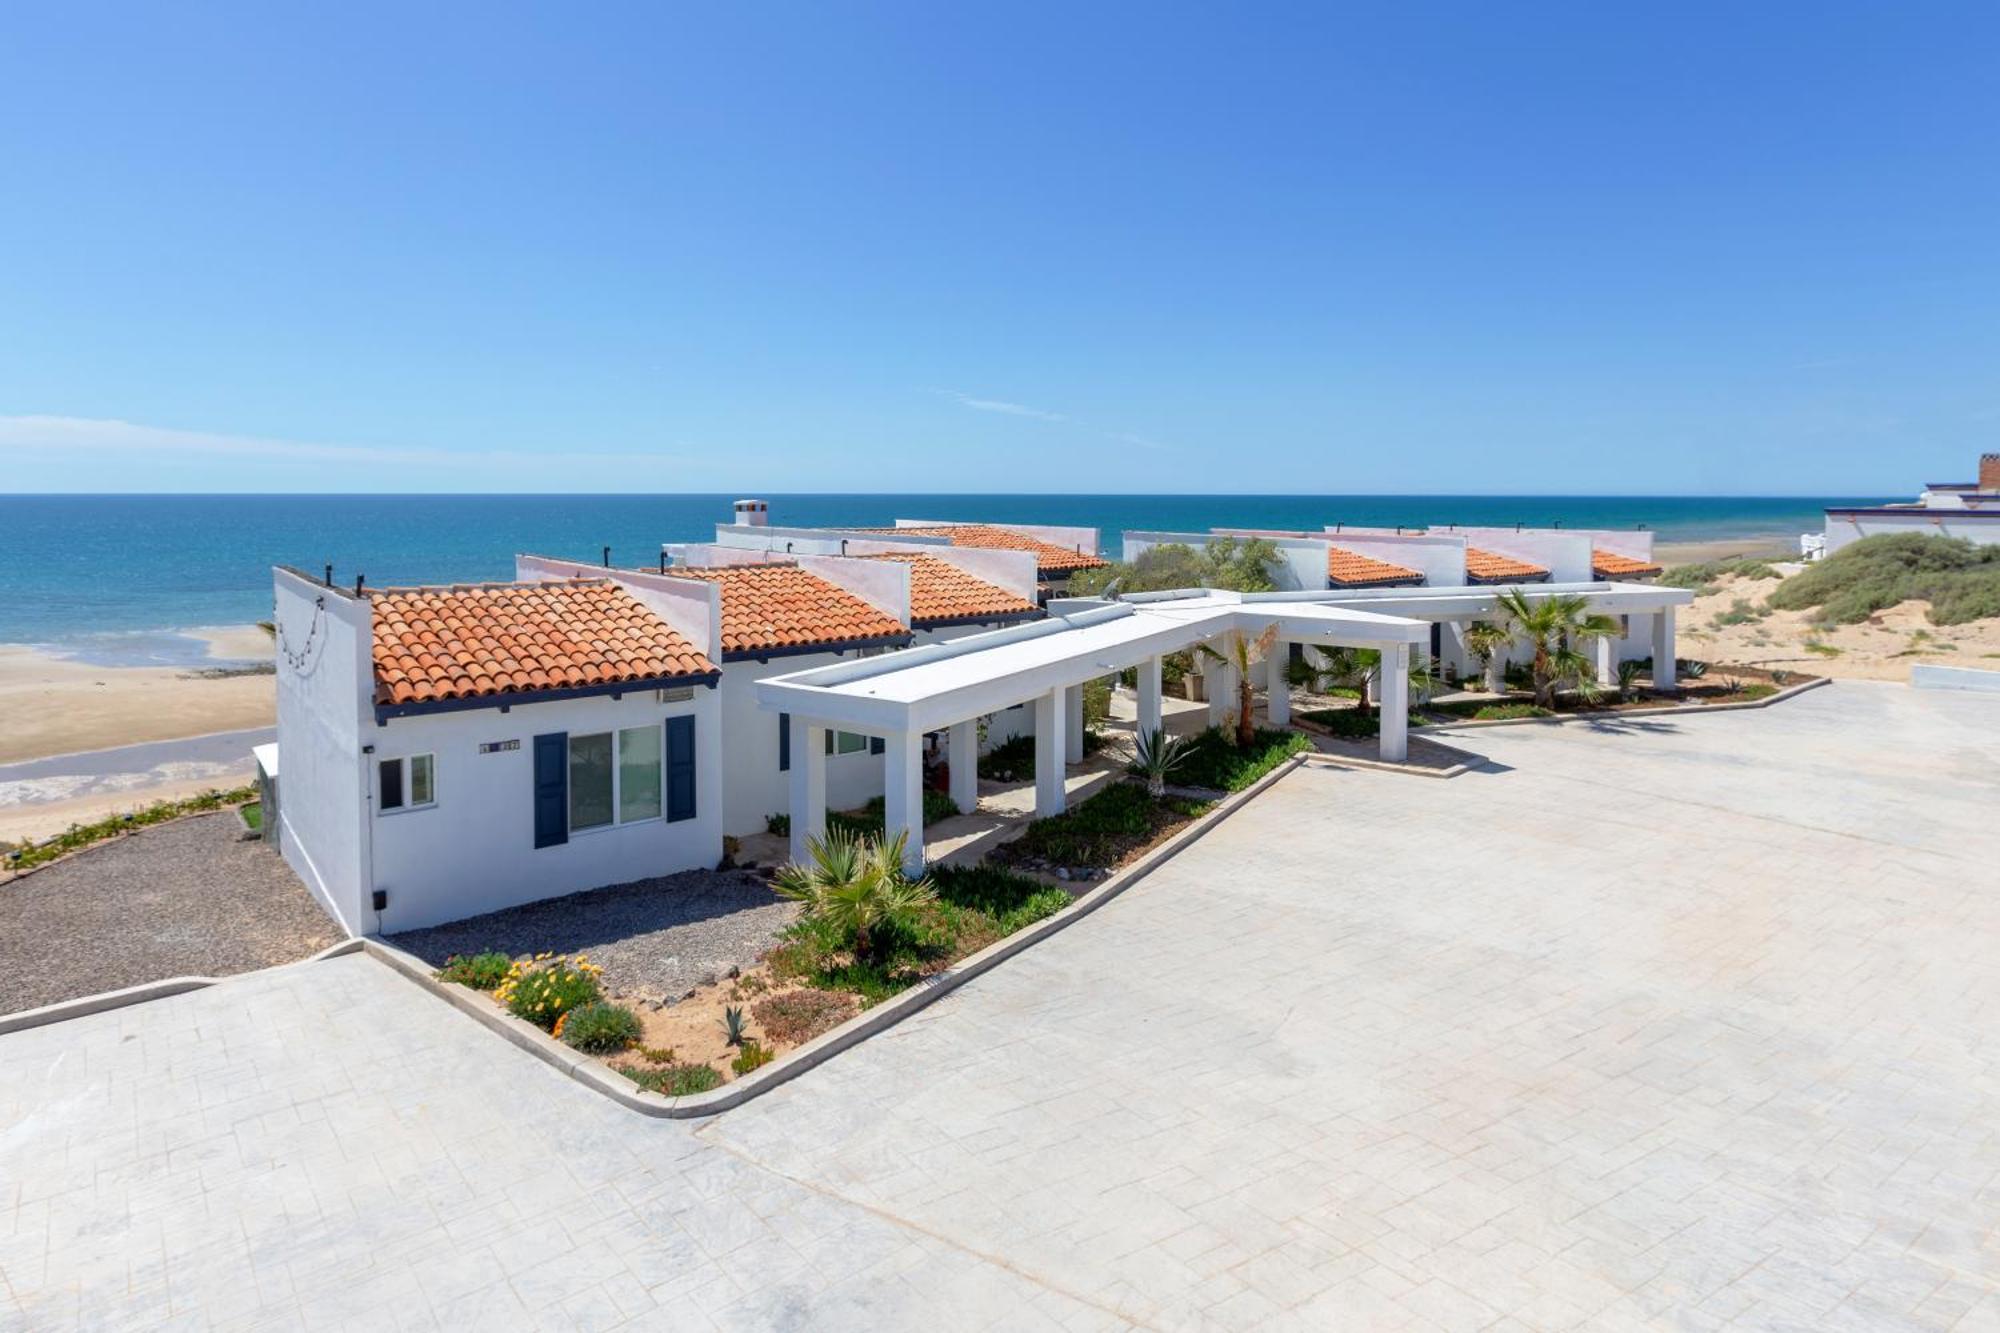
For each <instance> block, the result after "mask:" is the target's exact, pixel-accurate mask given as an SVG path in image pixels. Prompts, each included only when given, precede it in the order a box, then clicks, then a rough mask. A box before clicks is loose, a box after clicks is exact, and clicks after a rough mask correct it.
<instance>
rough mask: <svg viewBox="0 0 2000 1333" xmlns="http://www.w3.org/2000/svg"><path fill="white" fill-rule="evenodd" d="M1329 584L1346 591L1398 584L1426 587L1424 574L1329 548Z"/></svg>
mask: <svg viewBox="0 0 2000 1333" xmlns="http://www.w3.org/2000/svg"><path fill="white" fill-rule="evenodd" d="M1326 580H1327V582H1328V583H1332V584H1337V585H1339V586H1340V587H1343V588H1367V587H1387V586H1393V585H1395V584H1398V583H1422V582H1423V581H1424V576H1423V572H1422V571H1421V570H1415V569H1405V568H1404V567H1403V566H1401V565H1392V564H1390V563H1389V562H1388V561H1387V560H1377V559H1375V557H1373V556H1368V555H1363V554H1361V553H1360V552H1359V551H1350V550H1348V549H1347V548H1346V547H1344V546H1329V547H1327V548H1326Z"/></svg>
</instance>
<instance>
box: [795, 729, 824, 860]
mask: <svg viewBox="0 0 2000 1333" xmlns="http://www.w3.org/2000/svg"><path fill="white" fill-rule="evenodd" d="M791 816H792V849H791V851H792V860H794V861H799V862H803V861H804V860H805V859H806V857H807V856H808V855H810V853H809V852H807V850H806V839H808V838H818V837H822V836H824V835H825V833H826V728H825V727H822V726H816V725H814V724H813V723H810V722H808V721H806V720H805V719H804V718H802V717H800V716H799V715H798V714H797V713H794V714H792V809H791Z"/></svg>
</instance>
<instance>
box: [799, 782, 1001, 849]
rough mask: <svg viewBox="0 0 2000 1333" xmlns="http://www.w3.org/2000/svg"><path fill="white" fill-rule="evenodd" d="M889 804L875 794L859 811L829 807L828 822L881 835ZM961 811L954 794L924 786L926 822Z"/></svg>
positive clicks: (830, 825)
mask: <svg viewBox="0 0 2000 1333" xmlns="http://www.w3.org/2000/svg"><path fill="white" fill-rule="evenodd" d="M888 806H889V803H888V801H887V800H886V799H885V798H883V797H880V796H871V797H870V798H869V799H868V804H866V805H864V806H862V807H861V810H860V812H859V813H858V814H849V813H847V812H846V811H843V810H829V811H827V812H826V826H827V827H828V828H829V829H835V828H838V829H845V830H847V831H848V832H849V833H852V834H854V835H855V836H856V837H866V838H879V837H880V836H882V831H883V829H884V827H885V826H886V824H887V822H888V817H887V813H886V812H887V810H888ZM959 813H961V812H960V810H959V808H958V806H957V805H956V804H955V803H954V802H953V801H952V799H951V797H950V795H948V794H947V793H945V792H941V791H934V790H932V789H931V788H929V787H926V788H924V823H925V824H926V825H927V826H928V825H931V824H935V823H937V822H938V821H939V820H940V819H950V818H951V817H952V816H953V815H955V814H959ZM775 831H776V830H773V832H775ZM791 831H792V822H791V820H790V819H789V818H787V819H786V820H785V832H786V833H788V834H789V833H790V832H791Z"/></svg>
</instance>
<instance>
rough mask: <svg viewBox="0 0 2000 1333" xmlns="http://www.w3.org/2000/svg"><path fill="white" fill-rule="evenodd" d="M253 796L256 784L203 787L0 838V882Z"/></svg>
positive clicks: (245, 818)
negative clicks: (29, 836) (44, 832)
mask: <svg viewBox="0 0 2000 1333" xmlns="http://www.w3.org/2000/svg"><path fill="white" fill-rule="evenodd" d="M256 799H257V789H256V788H255V787H234V788H231V789H230V790H228V791H205V792H202V793H200V794H198V795H195V796H189V797H184V798H183V799H181V800H177V801H155V802H153V803H152V804H151V805H148V806H144V807H142V808H140V809H138V810H133V811H130V812H128V813H126V814H122V815H107V816H105V817H104V818H103V819H99V820H94V821H92V822H91V823H88V824H72V825H70V826H69V827H68V828H67V829H65V830H63V831H62V832H61V833H58V834H57V835H56V836H55V837H53V838H46V839H43V840H42V841H40V842H23V843H19V844H15V845H11V846H10V845H9V844H8V843H5V842H0V883H5V882H6V881H7V880H8V879H9V878H11V877H12V876H14V875H18V874H22V873H25V872H26V871H29V870H33V869H35V868H36V867H38V866H44V865H47V864H49V863H50V862H52V861H59V860H61V859H62V858H63V857H65V856H70V855H73V854H74V853H76V852H80V851H82V850H84V849H85V848H87V847H93V846H95V845H97V844H98V843H100V842H108V841H110V840H111V839H113V838H119V837H123V836H124V835H125V834H128V833H136V832H138V831H139V830H140V829H143V828H151V827H152V826H154V825H156V824H165V823H167V822H169V821H171V820H176V819H184V818H187V817H188V816H190V815H205V814H212V813H213V812H215V811H217V810H223V809H228V808H231V807H241V806H243V805H244V804H245V803H246V802H253V803H254V802H255V801H256ZM262 814H263V812H262V809H261V808H259V809H258V813H257V815H256V816H255V818H256V819H257V821H258V822H257V823H255V824H252V823H250V820H251V818H252V816H248V815H246V816H243V822H244V823H245V824H247V825H248V826H249V827H251V828H257V827H259V826H261V824H262Z"/></svg>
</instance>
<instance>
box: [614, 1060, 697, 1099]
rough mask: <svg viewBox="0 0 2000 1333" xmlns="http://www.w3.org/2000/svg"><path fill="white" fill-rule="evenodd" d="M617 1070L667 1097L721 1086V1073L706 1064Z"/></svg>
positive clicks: (645, 1087) (648, 1089) (640, 1084)
mask: <svg viewBox="0 0 2000 1333" xmlns="http://www.w3.org/2000/svg"><path fill="white" fill-rule="evenodd" d="M618 1072H619V1073H621V1074H623V1075H624V1076H625V1077H626V1078H629V1079H631V1080H632V1081H633V1082H634V1083H637V1084H638V1085H639V1086H640V1087H642V1088H644V1089H646V1091H648V1092H657V1093H660V1094H662V1095H663V1096H667V1097H687V1096H691V1095H693V1094H694V1093H697V1092H709V1091H712V1090H713V1089H715V1088H719V1087H721V1086H722V1075H720V1074H718V1073H716V1072H715V1070H714V1069H713V1068H711V1067H710V1066H708V1065H668V1066H666V1067H665V1068H664V1069H621V1070H619V1071H618Z"/></svg>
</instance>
